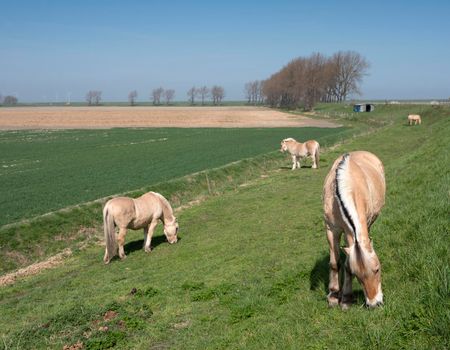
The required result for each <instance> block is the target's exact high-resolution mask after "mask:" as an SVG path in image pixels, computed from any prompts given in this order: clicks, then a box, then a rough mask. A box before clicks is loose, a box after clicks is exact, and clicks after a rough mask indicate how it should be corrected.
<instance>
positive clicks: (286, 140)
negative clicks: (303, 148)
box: [283, 137, 297, 142]
mask: <svg viewBox="0 0 450 350" xmlns="http://www.w3.org/2000/svg"><path fill="white" fill-rule="evenodd" d="M288 141H294V142H297V141H296V140H295V139H293V138H292V137H288V138H287V139H284V140H283V142H288Z"/></svg>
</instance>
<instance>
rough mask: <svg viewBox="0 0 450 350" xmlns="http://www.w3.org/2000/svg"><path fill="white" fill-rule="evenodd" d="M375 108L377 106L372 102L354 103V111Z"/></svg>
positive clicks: (369, 110) (367, 110)
mask: <svg viewBox="0 0 450 350" xmlns="http://www.w3.org/2000/svg"><path fill="white" fill-rule="evenodd" d="M374 110H375V106H374V105H373V104H370V103H367V104H366V103H358V104H356V105H353V112H372V111H374Z"/></svg>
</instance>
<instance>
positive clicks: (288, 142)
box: [280, 137, 320, 170]
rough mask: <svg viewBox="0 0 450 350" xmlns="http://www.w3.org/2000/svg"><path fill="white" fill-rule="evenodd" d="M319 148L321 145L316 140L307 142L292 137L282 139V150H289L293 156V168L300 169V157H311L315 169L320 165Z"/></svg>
mask: <svg viewBox="0 0 450 350" xmlns="http://www.w3.org/2000/svg"><path fill="white" fill-rule="evenodd" d="M319 149H320V145H319V143H318V142H317V141H316V140H309V141H306V142H305V143H301V142H297V141H295V140H294V139H293V138H292V137H289V138H287V139H284V140H283V141H281V149H280V152H285V151H288V152H289V153H290V154H291V156H292V170H294V169H295V168H296V167H297V168H299V169H300V158H304V157H311V158H312V160H313V166H312V168H313V169H317V168H318V167H319Z"/></svg>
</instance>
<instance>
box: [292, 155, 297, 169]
mask: <svg viewBox="0 0 450 350" xmlns="http://www.w3.org/2000/svg"><path fill="white" fill-rule="evenodd" d="M296 166H297V157H296V156H292V170H295V167H296Z"/></svg>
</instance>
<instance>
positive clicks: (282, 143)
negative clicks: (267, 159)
mask: <svg viewBox="0 0 450 350" xmlns="http://www.w3.org/2000/svg"><path fill="white" fill-rule="evenodd" d="M286 151H287V145H286V141H285V140H283V141H281V148H280V152H286Z"/></svg>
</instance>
